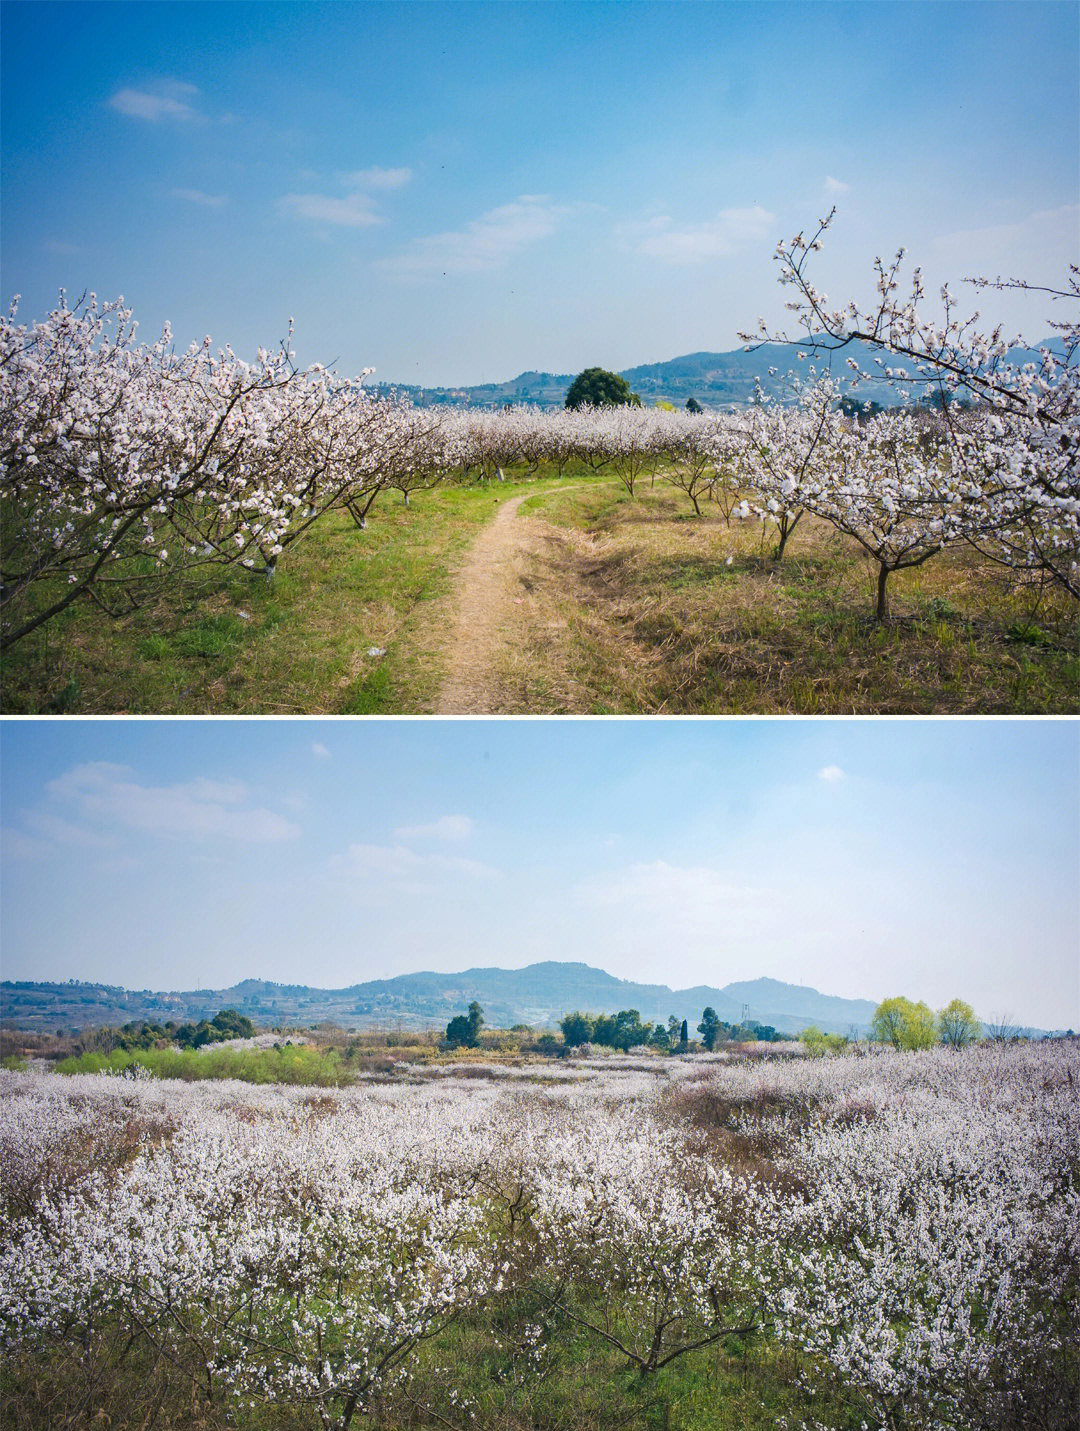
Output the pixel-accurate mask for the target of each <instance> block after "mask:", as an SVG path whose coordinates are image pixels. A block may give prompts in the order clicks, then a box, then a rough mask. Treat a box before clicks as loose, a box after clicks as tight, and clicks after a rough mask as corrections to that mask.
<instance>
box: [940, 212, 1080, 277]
mask: <svg viewBox="0 0 1080 1431" xmlns="http://www.w3.org/2000/svg"><path fill="white" fill-rule="evenodd" d="M1078 221H1080V205H1078V204H1063V205H1062V206H1061V208H1058V209H1040V210H1038V211H1037V212H1036V213H1033V214H1029V215H1027V217H1025V218H1023V219H1019V220H1017V221H1016V222H1015V223H1008V224H991V225H989V226H988V227H986V228H981V229H961V230H959V231H958V232H956V233H949V234H941V235H939V237H938V238H936V239H935V240H934V248H935V250H936V251H937V252H938V254H939V255H940V256H941V257H942V258H944V259H948V260H950V261H953V262H957V263H963V264H964V265H965V266H964V269H963V272H964V274H969V273H980V272H982V271H983V270H984V269H991V270H992V272H991V274H990V276H991V277H993V276H996V275H997V273H998V272H999V271H1000V270H1001V269H1002V268H1003V267H1004V266H1005V265H1006V264H1009V263H1016V264H1019V265H1022V266H1023V270H1024V271H1023V272H1021V273H1020V274H1019V277H1022V278H1024V277H1032V281H1037V282H1042V281H1044V280H1043V279H1042V278H1041V277H1038V276H1036V273H1034V272H1033V270H1032V265H1036V266H1037V275H1041V274H1043V273H1048V274H1050V276H1051V281H1052V279H1053V277H1054V276H1056V275H1055V274H1054V268H1055V266H1056V263H1057V259H1058V255H1059V254H1061V255H1063V256H1064V258H1065V261H1066V262H1068V261H1069V258H1070V255H1072V254H1073V253H1074V251H1075V246H1076V226H1077V222H1078Z"/></svg>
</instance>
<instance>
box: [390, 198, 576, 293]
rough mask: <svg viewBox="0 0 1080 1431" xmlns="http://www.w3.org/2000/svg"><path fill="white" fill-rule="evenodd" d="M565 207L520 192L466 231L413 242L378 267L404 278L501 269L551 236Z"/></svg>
mask: <svg viewBox="0 0 1080 1431" xmlns="http://www.w3.org/2000/svg"><path fill="white" fill-rule="evenodd" d="M569 212H570V210H569V208H568V207H566V206H564V205H560V204H553V203H552V202H551V201H550V199H549V198H548V197H547V195H546V194H522V195H521V196H520V198H517V199H515V200H514V201H513V202H512V203H509V204H501V205H500V206H499V207H498V208H496V209H489V210H488V211H487V213H485V214H482V215H481V216H480V218H478V219H474V220H473V222H472V223H471V224H469V225H468V226H467V227H466V228H464V229H457V230H448V231H447V232H445V233H439V234H431V235H429V236H428V237H426V238H421V239H417V240H416V241H415V242H414V243H413V245H412V246H411V248H409V249H407V250H406V251H405V252H404V253H401V254H398V255H396V256H395V257H393V258H388V259H384V260H383V261H382V262H381V263H380V265H379V267H380V268H382V269H384V270H386V271H387V272H392V273H397V274H400V275H402V276H406V277H408V276H414V277H423V276H425V275H429V274H434V273H455V274H457V273H485V272H487V271H489V270H490V269H494V268H499V267H501V266H502V265H503V264H504V263H506V261H507V260H508V259H510V258H511V257H513V255H514V254H516V253H520V252H521V250H522V249H524V248H527V247H528V246H529V245H530V244H534V243H539V242H540V240H541V239H545V238H549V237H550V236H551V235H552V234H553V233H554V232H555V231H556V229H557V228H558V227H559V225H560V223H561V222H562V220H563V218H564V217H565V216H566V215H567V214H568V213H569Z"/></svg>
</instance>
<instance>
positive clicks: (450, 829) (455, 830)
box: [394, 815, 473, 840]
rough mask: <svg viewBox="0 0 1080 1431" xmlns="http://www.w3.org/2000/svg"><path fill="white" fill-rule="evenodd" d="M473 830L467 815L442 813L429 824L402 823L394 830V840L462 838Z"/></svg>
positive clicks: (465, 837) (466, 836)
mask: <svg viewBox="0 0 1080 1431" xmlns="http://www.w3.org/2000/svg"><path fill="white" fill-rule="evenodd" d="M472 832H473V822H472V821H471V820H470V819H469V817H468V815H443V816H442V817H441V818H440V819H438V820H433V821H432V823H431V824H430V825H402V826H400V827H399V828H398V829H396V830H395V831H394V838H395V839H396V840H464V839H467V838H468V836H469V835H471V834H472Z"/></svg>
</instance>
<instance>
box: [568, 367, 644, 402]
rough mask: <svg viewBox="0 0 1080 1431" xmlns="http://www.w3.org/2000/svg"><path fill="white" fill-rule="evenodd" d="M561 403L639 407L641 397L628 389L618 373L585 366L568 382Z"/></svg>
mask: <svg viewBox="0 0 1080 1431" xmlns="http://www.w3.org/2000/svg"><path fill="white" fill-rule="evenodd" d="M563 405H564V406H565V407H568V408H577V407H585V406H586V405H588V406H590V407H640V406H641V399H640V398H639V397H638V395H637V393H634V392H631V391H630V384H629V383H628V382H627V381H626V379H625V378H621V377H620V376H619V374H618V373H609V372H608V371H607V369H606V368H586V369H585V371H584V372H582V373H578V375H577V377H576V378H575V379H574V381H573V382H572V383H571V384H570V389H569V391H568V392H567V394H566V402H565V403H564V404H563Z"/></svg>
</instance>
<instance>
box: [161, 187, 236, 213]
mask: <svg viewBox="0 0 1080 1431" xmlns="http://www.w3.org/2000/svg"><path fill="white" fill-rule="evenodd" d="M169 192H170V194H171V195H172V197H173V198H174V199H183V200H184V201H185V202H186V203H189V204H198V205H199V206H200V208H203V209H220V208H221V206H222V204H224V203H225V202H226V199H227V196H226V195H225V194H204V193H203V191H202V189H171V190H170V191H169Z"/></svg>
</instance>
